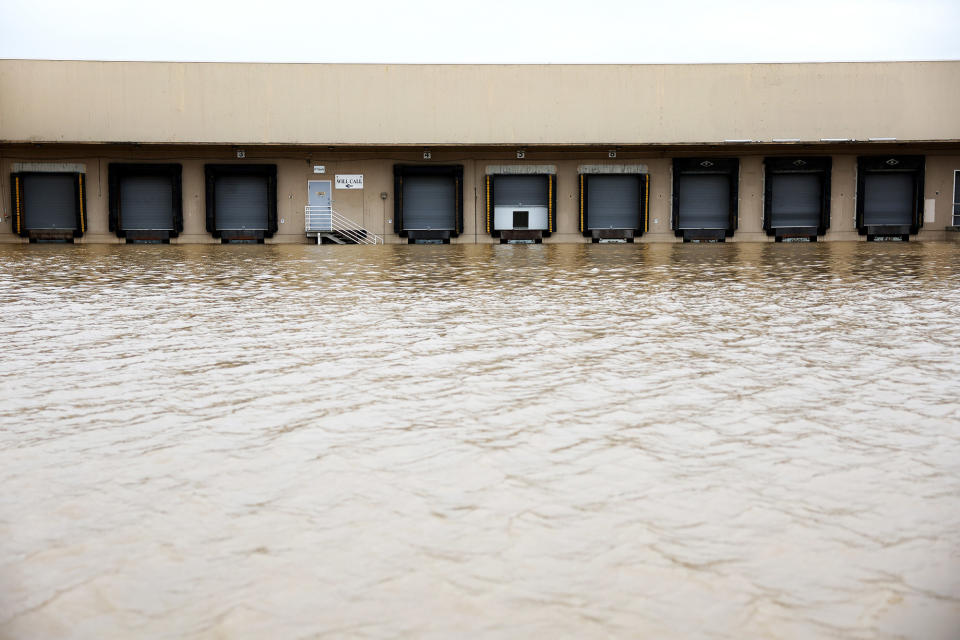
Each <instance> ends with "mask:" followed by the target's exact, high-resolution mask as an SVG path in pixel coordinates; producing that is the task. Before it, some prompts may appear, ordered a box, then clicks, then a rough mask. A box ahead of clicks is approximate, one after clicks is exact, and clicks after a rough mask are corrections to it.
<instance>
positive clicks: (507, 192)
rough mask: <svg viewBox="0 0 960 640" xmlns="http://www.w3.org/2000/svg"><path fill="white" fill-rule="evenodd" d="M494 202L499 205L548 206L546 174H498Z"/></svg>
mask: <svg viewBox="0 0 960 640" xmlns="http://www.w3.org/2000/svg"><path fill="white" fill-rule="evenodd" d="M494 185H495V188H494V192H493V193H494V195H493V203H494V205H497V206H507V207H514V206H524V207H546V206H547V200H548V198H549V196H548V194H547V178H546V176H542V175H541V176H497V177H496V181H495V182H494Z"/></svg>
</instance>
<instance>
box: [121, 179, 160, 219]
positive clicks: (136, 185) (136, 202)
mask: <svg viewBox="0 0 960 640" xmlns="http://www.w3.org/2000/svg"><path fill="white" fill-rule="evenodd" d="M120 228H121V229H123V230H125V231H140V230H151V231H152V230H160V231H172V230H173V185H172V184H171V183H170V178H166V177H163V176H129V177H125V178H123V179H122V180H121V182H120Z"/></svg>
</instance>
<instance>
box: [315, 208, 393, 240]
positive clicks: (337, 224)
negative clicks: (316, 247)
mask: <svg viewBox="0 0 960 640" xmlns="http://www.w3.org/2000/svg"><path fill="white" fill-rule="evenodd" d="M303 218H304V221H305V226H306V231H307V237H311V238H312V237H316V239H317V244H323V242H324V240H326V241H328V242H330V243H333V244H383V236H378V235H377V234H375V233H373V232H372V231H368V230H367V229H364V228H363V225H361V224H358V223H356V222H354V221H353V220H351V219H350V218H347V217H345V216H342V215H340V214H339V213H337V212H336V211H334V210H333V207H311V206H307V207H304V210H303Z"/></svg>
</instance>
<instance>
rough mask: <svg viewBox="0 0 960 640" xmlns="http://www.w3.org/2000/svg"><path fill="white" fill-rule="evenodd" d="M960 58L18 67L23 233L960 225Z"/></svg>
mask: <svg viewBox="0 0 960 640" xmlns="http://www.w3.org/2000/svg"><path fill="white" fill-rule="evenodd" d="M958 104H960V62H901V63H829V64H822V63H821V64H716V65H349V64H332V65H320V64H318V65H310V64H234V63H159V62H157V63H154V62H77V61H33V60H2V61H0V192H2V193H0V196H2V199H0V242H75V243H123V242H169V243H235V242H236V243H260V242H265V243H281V242H282V243H306V242H320V243H378V242H386V243H462V242H469V243H498V242H499V243H507V242H517V243H521V242H522V243H541V242H543V243H547V242H567V243H570V242H682V241H722V242H775V241H782V240H790V241H830V240H878V239H897V240H910V241H918V240H920V241H922V240H945V239H951V240H952V239H955V238H957V237H958V232H957V231H956V226H957V225H960V118H957V116H956V114H957V105H958Z"/></svg>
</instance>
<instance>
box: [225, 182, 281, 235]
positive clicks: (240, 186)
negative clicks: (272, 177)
mask: <svg viewBox="0 0 960 640" xmlns="http://www.w3.org/2000/svg"><path fill="white" fill-rule="evenodd" d="M215 189H216V191H215V193H216V213H217V221H216V229H217V231H235V230H264V231H265V230H267V229H268V228H269V224H268V220H267V218H268V212H269V211H268V204H267V179H266V178H265V177H264V176H261V175H235V176H231V175H222V176H218V177H217V178H216V187H215Z"/></svg>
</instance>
